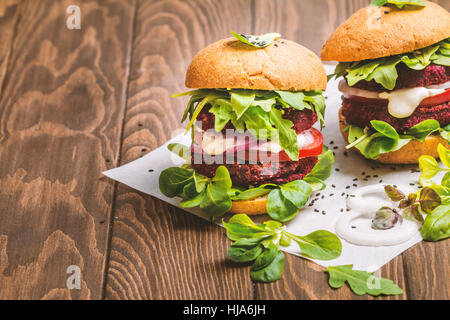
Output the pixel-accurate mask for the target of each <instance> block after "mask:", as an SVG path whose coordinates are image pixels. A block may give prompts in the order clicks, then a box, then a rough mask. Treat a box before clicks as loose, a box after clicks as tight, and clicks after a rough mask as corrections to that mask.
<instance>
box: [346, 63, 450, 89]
mask: <svg viewBox="0 0 450 320" xmlns="http://www.w3.org/2000/svg"><path fill="white" fill-rule="evenodd" d="M396 68H397V73H398V78H397V81H396V82H395V88H394V90H398V89H402V88H415V87H427V86H430V85H436V84H441V83H445V82H447V81H450V67H444V66H439V65H436V64H430V65H428V66H427V67H426V68H425V69H423V70H413V69H410V68H408V67H407V66H406V65H404V64H403V63H399V64H397V67H396ZM352 88H358V89H364V90H369V91H376V92H383V91H386V88H384V87H383V86H382V85H381V84H379V83H376V82H375V80H372V81H365V80H361V81H359V82H358V83H356V84H355V85H354V86H352Z"/></svg>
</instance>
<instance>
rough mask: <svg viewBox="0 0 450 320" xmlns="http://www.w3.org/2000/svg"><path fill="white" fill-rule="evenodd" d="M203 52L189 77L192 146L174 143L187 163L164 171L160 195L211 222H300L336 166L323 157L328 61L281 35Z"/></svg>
mask: <svg viewBox="0 0 450 320" xmlns="http://www.w3.org/2000/svg"><path fill="white" fill-rule="evenodd" d="M231 33H232V34H233V35H234V37H231V38H227V39H223V40H220V41H218V42H215V43H213V44H211V45H209V46H207V47H206V48H204V49H203V50H201V51H200V52H199V53H198V54H197V55H196V56H195V57H194V58H193V60H192V61H191V63H190V65H189V67H188V69H187V73H186V81H185V84H186V87H188V88H193V89H195V90H192V91H188V92H185V93H181V94H177V95H174V97H179V96H185V95H187V96H190V100H189V102H188V105H187V108H186V111H185V113H184V116H183V118H182V121H185V120H186V121H187V122H188V125H187V131H188V130H189V131H190V132H191V135H192V145H191V146H190V147H187V146H180V145H169V149H171V150H172V151H174V152H176V153H177V154H179V155H180V156H182V157H184V158H185V159H186V160H187V163H186V164H185V165H183V166H182V167H172V168H168V169H166V170H164V171H163V172H162V173H161V175H160V178H159V185H160V189H161V191H162V193H163V194H165V195H166V196H168V197H181V198H182V201H181V203H180V205H181V206H182V207H195V206H200V208H201V209H202V210H203V211H204V212H206V213H207V214H209V215H211V216H219V215H222V214H224V213H225V212H232V213H246V214H263V213H268V214H269V215H270V216H271V217H272V218H274V219H276V220H279V221H288V220H290V219H292V218H293V217H294V216H295V215H296V214H297V213H298V210H299V209H300V208H301V207H303V206H304V205H305V204H306V202H307V201H308V199H309V196H310V194H311V193H312V191H314V190H319V189H322V188H324V187H325V184H324V183H323V180H324V179H326V178H327V177H328V176H329V175H330V172H331V167H332V164H333V162H334V158H333V153H332V152H331V151H327V152H322V151H323V137H322V134H321V132H320V131H319V130H318V129H316V128H313V127H312V126H313V124H315V123H316V122H319V123H320V124H321V125H322V124H323V121H324V111H325V100H324V97H323V96H322V90H325V88H326V83H327V78H326V73H325V69H324V67H323V65H322V63H321V61H320V60H319V58H318V57H317V56H316V55H315V54H314V53H313V52H311V51H310V50H308V49H306V48H305V47H303V46H301V45H299V44H297V43H295V42H292V41H289V40H285V39H281V38H280V35H279V34H277V33H270V34H266V35H262V36H250V35H241V34H236V33H234V32H231Z"/></svg>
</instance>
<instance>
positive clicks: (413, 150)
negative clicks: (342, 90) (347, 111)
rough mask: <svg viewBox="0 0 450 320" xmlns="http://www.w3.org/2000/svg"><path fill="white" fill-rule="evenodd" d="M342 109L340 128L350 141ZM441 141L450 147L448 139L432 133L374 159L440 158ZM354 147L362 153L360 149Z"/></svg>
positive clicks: (410, 160) (411, 161)
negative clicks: (438, 149) (422, 140)
mask: <svg viewBox="0 0 450 320" xmlns="http://www.w3.org/2000/svg"><path fill="white" fill-rule="evenodd" d="M341 111H342V108H341V109H340V110H339V128H340V130H341V133H342V136H343V137H344V139H345V140H346V141H347V142H348V132H344V129H345V128H346V127H347V122H346V121H345V117H344V116H343V115H342V112H341ZM439 143H441V144H442V145H443V146H444V147H446V148H447V149H450V145H449V144H448V143H447V141H446V140H444V139H443V138H441V137H440V136H438V135H431V136H428V137H427V138H426V139H425V141H424V142H420V141H417V140H411V141H410V142H409V143H408V144H406V145H405V146H403V147H402V148H401V149H399V150H397V151H392V152H388V153H382V154H381V155H380V156H379V157H378V159H375V160H374V161H377V162H381V163H389V164H414V163H419V158H420V156H422V155H429V156H432V157H434V158H438V157H439V154H438V152H437V147H438V145H439ZM353 149H354V150H355V151H357V152H358V153H360V152H359V150H358V149H356V148H353Z"/></svg>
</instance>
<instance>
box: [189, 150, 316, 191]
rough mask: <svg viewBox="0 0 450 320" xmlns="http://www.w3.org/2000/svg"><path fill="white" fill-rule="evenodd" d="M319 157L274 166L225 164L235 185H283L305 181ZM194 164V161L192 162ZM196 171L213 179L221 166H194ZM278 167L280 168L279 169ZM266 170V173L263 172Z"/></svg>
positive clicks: (269, 164) (268, 164) (279, 163)
mask: <svg viewBox="0 0 450 320" xmlns="http://www.w3.org/2000/svg"><path fill="white" fill-rule="evenodd" d="M317 161H319V160H318V157H316V156H314V157H306V158H301V159H300V160H298V161H286V162H278V163H276V165H275V166H274V164H271V163H267V164H224V166H225V167H226V168H227V169H228V171H229V172H230V177H231V181H233V185H240V186H249V185H254V186H257V185H261V184H264V183H275V184H283V183H287V182H290V181H294V180H301V179H303V178H304V177H305V176H306V175H307V174H308V173H309V172H310V171H311V170H312V168H313V167H314V166H315V165H316V163H317ZM192 162H194V161H192ZM192 166H193V167H194V170H195V171H196V172H198V173H200V174H203V175H205V176H207V177H210V178H212V177H213V176H214V175H215V173H216V169H217V168H218V167H219V166H221V165H220V164H204V163H203V164H193V165H192ZM277 166H278V167H277ZM263 169H264V171H262V170H263Z"/></svg>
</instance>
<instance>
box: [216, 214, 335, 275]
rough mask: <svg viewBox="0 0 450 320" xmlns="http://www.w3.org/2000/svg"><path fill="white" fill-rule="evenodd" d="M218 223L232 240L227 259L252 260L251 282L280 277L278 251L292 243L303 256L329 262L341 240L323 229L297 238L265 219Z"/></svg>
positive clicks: (239, 216)
mask: <svg viewBox="0 0 450 320" xmlns="http://www.w3.org/2000/svg"><path fill="white" fill-rule="evenodd" d="M222 223H223V225H224V227H225V229H226V232H227V236H228V238H229V239H230V240H232V241H234V243H233V244H232V245H231V246H230V248H229V249H228V257H229V258H230V259H231V260H232V261H235V262H251V261H254V264H253V266H252V267H251V270H250V277H251V278H252V280H253V281H258V282H273V281H277V280H279V279H280V278H281V276H282V274H283V269H284V253H283V252H281V251H280V249H279V248H280V246H282V247H286V246H289V245H290V244H291V241H292V240H293V241H294V242H296V243H297V245H298V246H299V249H300V253H301V254H302V255H304V256H305V257H309V258H312V259H319V260H332V259H336V258H337V257H339V256H340V255H341V251H342V243H341V241H340V240H339V238H338V237H337V236H336V235H335V234H334V233H331V232H329V231H326V230H318V231H314V232H312V233H310V234H308V235H306V236H298V235H294V234H292V233H290V232H287V231H286V227H285V226H283V225H282V224H281V223H280V222H277V221H273V220H269V221H266V222H264V223H263V224H255V223H254V222H253V221H252V220H251V219H250V218H249V217H248V216H247V215H245V214H237V215H234V216H233V217H231V218H230V220H228V222H225V221H222Z"/></svg>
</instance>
